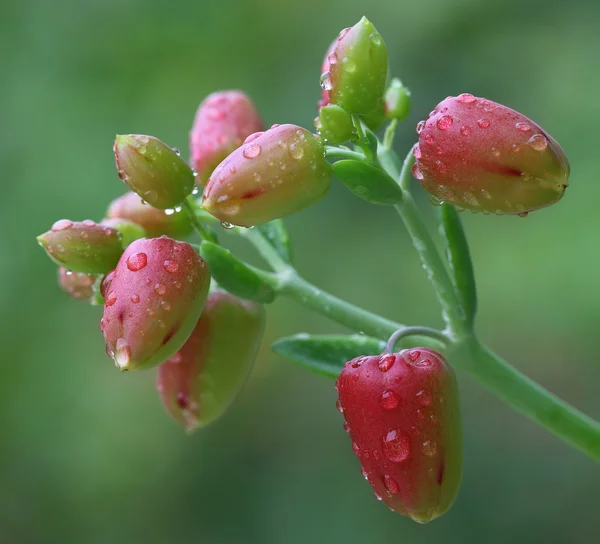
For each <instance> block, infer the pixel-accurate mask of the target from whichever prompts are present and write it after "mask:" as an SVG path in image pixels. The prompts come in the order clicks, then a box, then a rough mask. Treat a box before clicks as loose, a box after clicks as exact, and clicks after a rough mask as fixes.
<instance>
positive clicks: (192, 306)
mask: <svg viewBox="0 0 600 544" xmlns="http://www.w3.org/2000/svg"><path fill="white" fill-rule="evenodd" d="M209 284H210V273H209V270H208V267H207V266H206V264H205V263H204V261H203V260H202V259H201V258H200V256H199V255H198V253H197V252H196V251H194V249H193V248H192V246H190V245H189V244H186V243H185V242H176V241H175V240H172V239H171V238H167V237H166V236H163V237H161V238H152V239H147V238H142V239H141V240H136V241H135V242H133V243H132V244H131V245H130V246H129V247H128V248H127V249H126V250H125V253H123V256H122V257H121V259H120V260H119V263H118V265H117V267H116V268H115V270H114V271H113V272H111V273H110V274H108V275H107V276H106V278H104V281H103V282H102V288H101V291H102V294H103V296H104V316H103V318H102V321H101V323H100V328H101V330H102V332H103V333H104V340H105V341H106V352H107V353H108V354H109V356H110V357H112V358H113V359H114V361H115V364H116V366H117V367H118V368H119V369H120V370H137V369H140V368H147V367H151V366H155V365H158V364H161V363H163V362H165V361H166V360H167V359H169V358H170V357H172V356H173V355H174V354H175V353H176V352H177V351H178V350H179V349H180V348H181V346H183V344H184V343H185V341H186V340H187V339H188V337H189V336H190V334H191V332H192V330H193V329H194V326H195V325H196V323H197V321H198V318H199V317H200V314H201V312H202V307H203V306H204V302H205V300H206V296H207V293H208V287H209Z"/></svg>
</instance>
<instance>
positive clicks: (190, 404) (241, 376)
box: [157, 291, 265, 431]
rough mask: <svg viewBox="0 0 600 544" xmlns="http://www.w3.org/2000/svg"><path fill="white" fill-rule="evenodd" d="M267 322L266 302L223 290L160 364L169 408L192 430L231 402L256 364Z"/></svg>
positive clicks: (163, 394)
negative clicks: (234, 294)
mask: <svg viewBox="0 0 600 544" xmlns="http://www.w3.org/2000/svg"><path fill="white" fill-rule="evenodd" d="M264 323H265V312H264V309H263V307H262V306H261V305H260V304H257V303H256V302H250V301H245V300H240V299H238V298H236V297H234V296H233V295H230V294H228V293H225V292H223V291H215V292H213V293H212V294H211V295H210V296H209V297H208V300H207V301H206V305H205V307H204V310H203V312H202V316H201V317H200V319H199V321H198V324H197V325H196V327H195V329H194V332H192V334H191V336H190V337H189V339H188V340H187V342H186V343H185V344H184V346H183V347H182V348H181V349H180V350H179V351H178V352H177V353H176V354H175V355H174V356H173V357H172V358H171V359H169V360H168V361H167V362H166V363H164V364H162V365H161V366H160V367H159V368H158V380H157V389H158V391H159V393H160V395H161V398H162V401H163V403H164V405H165V408H166V409H167V411H168V412H169V413H170V414H171V415H172V416H173V417H174V418H175V419H176V420H177V421H179V422H180V423H181V424H182V425H183V426H184V427H185V428H186V429H187V430H189V431H191V430H193V429H194V428H196V427H201V426H204V425H207V424H208V423H211V422H212V421H214V420H215V419H217V418H218V417H219V416H221V415H222V414H223V413H224V412H225V410H227V408H228V407H229V406H230V405H231V403H232V402H233V401H234V400H235V397H236V396H237V395H238V393H239V392H240V390H241V389H242V387H243V386H244V384H245V383H246V380H247V378H248V375H249V373H250V371H251V369H252V366H253V364H254V360H255V358H256V354H257V352H258V348H259V346H260V342H261V339H262V333H263V329H264Z"/></svg>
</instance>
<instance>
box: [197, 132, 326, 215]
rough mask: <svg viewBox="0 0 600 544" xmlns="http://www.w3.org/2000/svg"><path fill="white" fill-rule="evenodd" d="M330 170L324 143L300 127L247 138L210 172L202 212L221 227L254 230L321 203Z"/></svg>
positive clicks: (257, 134)
mask: <svg viewBox="0 0 600 544" xmlns="http://www.w3.org/2000/svg"><path fill="white" fill-rule="evenodd" d="M331 176H332V170H331V165H330V164H329V163H328V162H327V161H326V160H325V155H324V150H323V146H322V144H321V142H320V141H319V140H317V139H316V138H315V137H314V136H313V135H312V134H311V133H310V132H309V131H308V130H306V129H303V128H301V127H298V126H296V125H274V126H273V127H271V128H270V129H269V130H267V131H266V132H263V133H256V134H253V135H251V136H249V137H248V138H246V141H245V143H244V145H242V147H240V148H238V149H236V150H235V151H234V152H233V153H231V155H229V156H228V157H227V158H226V159H225V160H224V161H223V162H222V163H221V164H219V166H217V168H216V169H215V171H214V172H213V173H212V175H211V176H210V178H209V180H208V182H207V184H206V187H205V188H204V195H203V200H202V207H203V208H204V209H205V210H206V211H207V212H209V213H210V214H212V215H214V216H215V217H216V218H218V219H220V220H221V221H223V222H228V223H232V224H234V225H241V226H245V227H251V226H253V225H260V224H262V223H266V222H268V221H271V220H273V219H277V218H278V217H284V216H286V215H290V214H292V213H295V212H297V211H299V210H301V209H303V208H306V207H307V206H310V205H311V204H314V203H315V202H316V201H318V200H319V199H320V198H322V197H323V196H324V195H325V193H326V192H327V190H328V189H329V186H330V184H331Z"/></svg>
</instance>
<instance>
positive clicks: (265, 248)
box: [237, 228, 292, 273]
mask: <svg viewBox="0 0 600 544" xmlns="http://www.w3.org/2000/svg"><path fill="white" fill-rule="evenodd" d="M237 234H240V235H241V236H243V237H244V238H247V239H248V240H249V241H250V242H251V243H252V245H253V246H254V247H255V248H256V249H257V250H258V252H259V253H260V254H261V256H262V257H263V259H264V260H265V261H267V263H269V265H271V267H272V268H273V270H275V272H280V273H285V272H286V271H287V270H291V269H292V267H291V265H289V264H288V263H286V262H285V261H284V260H283V259H282V258H281V257H280V256H279V253H277V251H276V250H275V248H274V247H273V246H272V245H271V244H270V243H269V241H268V240H267V239H266V238H265V237H264V235H263V234H262V232H260V231H259V230H258V229H256V228H252V229H244V228H239V229H237Z"/></svg>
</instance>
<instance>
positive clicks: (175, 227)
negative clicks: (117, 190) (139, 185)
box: [106, 191, 193, 238]
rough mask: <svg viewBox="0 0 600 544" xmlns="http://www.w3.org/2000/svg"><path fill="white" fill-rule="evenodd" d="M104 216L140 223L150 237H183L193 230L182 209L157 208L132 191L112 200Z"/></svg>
mask: <svg viewBox="0 0 600 544" xmlns="http://www.w3.org/2000/svg"><path fill="white" fill-rule="evenodd" d="M106 216H107V217H108V218H109V219H127V220H129V221H132V222H133V223H136V224H138V225H140V226H141V227H142V228H143V229H144V230H145V231H146V234H147V235H148V236H149V237H150V238H157V237H159V236H163V235H165V236H170V237H171V238H185V237H186V236H189V235H190V234H191V232H192V230H193V227H192V224H191V223H190V220H189V217H188V216H187V214H186V213H185V212H183V211H182V210H175V209H172V210H168V211H165V210H159V209H157V208H153V207H152V206H150V205H149V204H147V203H145V202H144V200H142V198H140V197H139V196H138V195H137V194H135V193H134V192H131V191H130V192H127V193H125V194H124V195H122V196H120V197H119V198H117V199H115V200H113V201H112V202H111V204H110V206H109V207H108V210H107V212H106Z"/></svg>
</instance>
